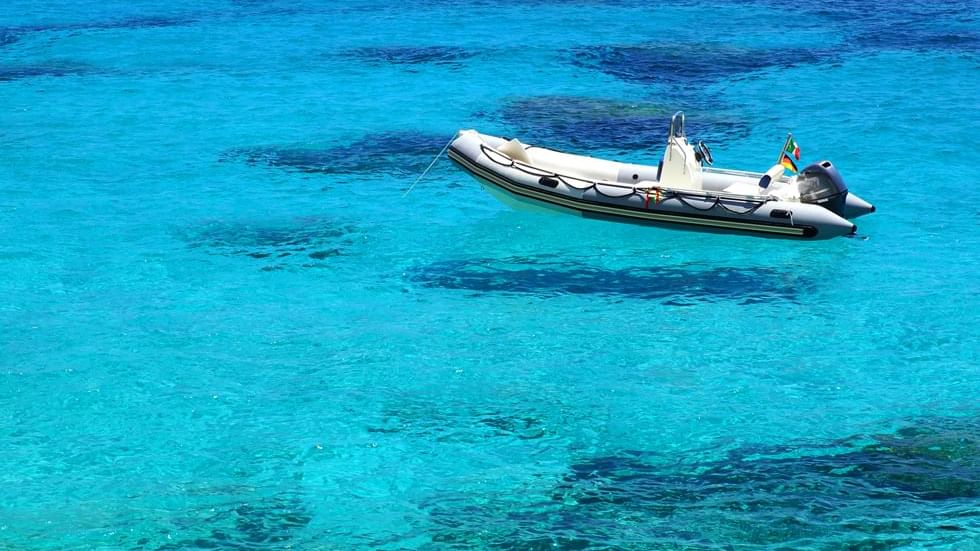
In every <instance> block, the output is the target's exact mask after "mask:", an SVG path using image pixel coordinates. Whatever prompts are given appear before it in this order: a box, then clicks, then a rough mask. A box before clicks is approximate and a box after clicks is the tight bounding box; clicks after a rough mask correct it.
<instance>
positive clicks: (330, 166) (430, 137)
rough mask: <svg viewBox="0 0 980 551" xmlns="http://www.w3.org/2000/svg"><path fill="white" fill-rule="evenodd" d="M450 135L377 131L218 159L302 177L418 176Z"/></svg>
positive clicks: (245, 150)
mask: <svg viewBox="0 0 980 551" xmlns="http://www.w3.org/2000/svg"><path fill="white" fill-rule="evenodd" d="M451 137H452V134H451V133H449V132H447V133H446V134H425V133H419V132H381V133H378V134H370V135H368V136H365V137H364V138H361V139H360V140H357V141H355V142H352V143H349V144H345V145H339V146H333V147H326V148H311V147H289V146H258V147H242V148H235V149H231V150H228V151H225V152H224V153H222V154H221V155H220V156H219V158H218V160H219V161H222V162H225V161H242V162H245V163H247V164H249V165H253V166H268V167H272V168H280V169H285V170H289V171H295V172H302V173H306V174H365V175H370V174H375V175H379V174H380V175H395V176H415V175H418V174H420V173H421V172H422V171H423V170H425V168H426V167H427V166H428V164H429V163H430V162H431V161H432V159H433V158H434V157H435V156H436V155H437V154H438V153H439V152H440V151H441V150H442V148H443V147H444V146H445V145H446V143H447V142H448V141H449V139H450V138H451Z"/></svg>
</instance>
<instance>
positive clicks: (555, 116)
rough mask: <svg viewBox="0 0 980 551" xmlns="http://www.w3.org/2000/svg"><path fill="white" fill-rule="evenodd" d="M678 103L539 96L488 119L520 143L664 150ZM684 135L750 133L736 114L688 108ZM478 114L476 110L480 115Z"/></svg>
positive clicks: (515, 102) (521, 100)
mask: <svg viewBox="0 0 980 551" xmlns="http://www.w3.org/2000/svg"><path fill="white" fill-rule="evenodd" d="M679 108H680V107H679V106H678V105H673V106H664V105H654V104H647V103H640V102H634V103H631V102H623V101H616V100H610V99H601V98H587V97H579V96H538V97H529V98H518V99H513V100H510V101H508V102H506V103H505V104H504V105H503V106H502V107H501V108H500V110H499V111H498V112H497V113H494V114H490V115H489V116H488V118H491V119H495V122H499V123H500V124H502V125H504V126H506V127H507V128H510V129H511V130H512V131H513V133H514V135H515V136H517V137H518V138H520V139H521V140H522V141H524V142H526V143H531V144H540V145H542V146H543V147H556V148H566V149H575V150H582V149H605V150H623V151H635V150H637V149H643V148H650V147H654V148H656V149H658V150H659V149H662V148H663V146H664V144H665V143H666V139H667V133H668V130H669V128H670V118H671V116H672V115H673V114H674V113H675V112H676V111H678V109H679ZM686 114H687V124H686V126H687V134H688V135H689V136H691V137H693V138H697V139H705V140H709V141H713V140H718V141H730V140H734V139H739V138H744V137H746V136H748V134H749V131H750V127H749V125H748V124H747V123H745V122H744V121H741V120H738V119H736V118H735V117H728V116H725V115H724V114H723V113H722V114H719V113H718V112H717V111H716V112H713V113H705V112H700V111H698V110H688V112H687V113H686ZM478 116H479V114H478Z"/></svg>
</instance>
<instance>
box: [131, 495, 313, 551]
mask: <svg viewBox="0 0 980 551" xmlns="http://www.w3.org/2000/svg"><path fill="white" fill-rule="evenodd" d="M212 511H213V512H211V513H210V514H208V515H207V516H206V517H205V518H204V519H203V520H201V521H199V522H197V523H195V525H192V526H188V527H185V529H183V530H181V532H183V533H187V532H199V533H200V535H197V536H194V537H190V538H188V539H185V540H178V541H174V542H169V543H166V544H164V545H161V546H155V545H153V543H154V542H152V541H150V539H149V538H147V539H145V540H142V541H140V542H139V543H138V547H137V549H157V550H159V551H171V550H178V549H180V550H183V549H250V550H262V549H269V550H273V549H286V548H291V546H292V545H293V544H295V543H296V539H297V535H298V533H299V532H300V531H301V530H303V529H304V528H305V527H306V526H307V525H309V524H310V522H311V521H312V520H313V517H312V514H311V513H310V512H309V511H308V510H307V508H306V506H305V505H304V504H303V502H302V501H301V500H299V499H298V498H296V497H295V496H292V495H285V496H273V497H268V498H261V497H257V498H255V499H254V500H249V502H247V503H237V504H234V505H230V506H228V507H225V508H221V507H215V508H214V509H212Z"/></svg>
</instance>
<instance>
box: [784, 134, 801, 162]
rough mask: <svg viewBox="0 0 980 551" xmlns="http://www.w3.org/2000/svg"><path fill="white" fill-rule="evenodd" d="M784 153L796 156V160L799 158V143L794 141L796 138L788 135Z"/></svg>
mask: <svg viewBox="0 0 980 551" xmlns="http://www.w3.org/2000/svg"><path fill="white" fill-rule="evenodd" d="M786 153H787V154H788V155H792V156H794V157H796V160H797V161H799V160H800V144H798V143H796V140H794V139H793V138H792V136H790V138H789V139H788V140H787V141H786Z"/></svg>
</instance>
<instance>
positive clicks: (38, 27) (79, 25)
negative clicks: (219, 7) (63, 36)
mask: <svg viewBox="0 0 980 551" xmlns="http://www.w3.org/2000/svg"><path fill="white" fill-rule="evenodd" d="M198 21H199V19H198V18H196V17H171V16H163V15H161V16H155V15H139V16H133V17H121V18H117V19H107V20H102V21H76V22H71V23H39V24H32V25H19V26H14V27H6V28H2V29H0V35H2V34H3V33H9V34H12V35H14V36H19V35H23V34H27V33H40V32H73V31H89V30H113V29H156V28H163V27H177V26H185V25H192V24H194V23H197V22H198Z"/></svg>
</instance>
